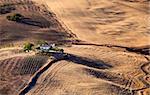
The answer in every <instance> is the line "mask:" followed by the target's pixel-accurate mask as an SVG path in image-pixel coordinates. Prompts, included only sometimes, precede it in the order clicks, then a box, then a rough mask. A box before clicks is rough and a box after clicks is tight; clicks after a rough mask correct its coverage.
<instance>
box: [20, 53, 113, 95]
mask: <svg viewBox="0 0 150 95" xmlns="http://www.w3.org/2000/svg"><path fill="white" fill-rule="evenodd" d="M47 55H48V54H47ZM50 55H51V56H53V57H54V60H52V61H51V62H49V63H48V64H47V65H46V66H45V67H43V68H41V69H40V70H39V71H38V72H36V74H35V75H34V76H33V78H32V80H31V81H30V82H29V84H28V85H27V87H25V88H24V89H23V90H22V91H21V92H20V94H19V95H25V94H26V93H28V92H29V91H30V90H31V89H32V88H33V87H34V86H35V85H36V82H37V80H38V78H39V77H40V76H41V74H43V73H44V72H45V71H46V70H48V69H49V68H50V67H51V66H52V65H53V64H54V63H56V62H58V61H61V60H66V61H71V62H74V63H77V64H81V65H86V66H88V67H93V68H98V69H108V68H111V67H112V66H111V65H108V64H105V63H104V62H102V61H94V60H92V59H88V58H84V57H79V56H77V55H73V54H65V53H52V54H50Z"/></svg>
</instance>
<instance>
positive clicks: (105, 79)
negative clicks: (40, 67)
mask: <svg viewBox="0 0 150 95" xmlns="http://www.w3.org/2000/svg"><path fill="white" fill-rule="evenodd" d="M64 49H65V51H66V52H67V53H69V54H70V56H69V58H68V59H66V60H62V61H59V62H56V63H55V64H53V65H52V66H51V67H50V68H49V69H48V70H47V71H45V72H44V73H43V74H41V76H40V77H39V78H38V80H37V83H36V85H35V86H34V87H33V88H32V89H31V90H30V91H29V92H28V93H27V95H40V94H44V95H49V93H51V94H52V95H64V94H65V95H140V94H139V93H145V94H144V95H147V94H148V93H149V78H148V76H147V75H145V73H144V72H143V71H142V69H141V68H140V67H141V66H143V65H144V64H145V63H147V62H148V60H147V59H145V57H143V56H142V55H140V54H135V53H130V52H124V50H121V49H120V50H118V49H117V53H116V49H115V48H112V49H111V48H108V47H99V46H85V45H83V46H81V45H80V46H78V45H75V46H72V47H70V48H64ZM80 51H82V52H80ZM98 55H99V56H98ZM119 59H122V60H119ZM142 64H143V65H142ZM145 67H146V65H145V66H144V67H142V68H145ZM137 68H138V69H137ZM146 68H147V67H146ZM144 70H146V69H144ZM148 75H149V74H148ZM141 95H142V94H141Z"/></svg>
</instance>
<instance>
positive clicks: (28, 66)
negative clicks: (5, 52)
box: [0, 56, 48, 95]
mask: <svg viewBox="0 0 150 95" xmlns="http://www.w3.org/2000/svg"><path fill="white" fill-rule="evenodd" d="M47 60H48V58H47V57H46V56H16V57H11V58H6V59H3V60H2V59H1V60H0V85H1V86H0V95H16V94H17V93H19V91H20V90H21V89H23V88H24V86H26V85H27V83H28V81H29V79H30V77H31V76H32V75H33V74H34V73H35V72H36V71H37V70H39V68H41V67H42V66H43V65H44V64H45V63H46V62H47Z"/></svg>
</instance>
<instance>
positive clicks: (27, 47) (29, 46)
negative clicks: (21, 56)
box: [23, 42, 34, 52]
mask: <svg viewBox="0 0 150 95" xmlns="http://www.w3.org/2000/svg"><path fill="white" fill-rule="evenodd" d="M33 46H34V44H32V43H29V42H28V43H25V44H24V47H23V50H24V51H25V52H29V51H30V50H32V49H33Z"/></svg>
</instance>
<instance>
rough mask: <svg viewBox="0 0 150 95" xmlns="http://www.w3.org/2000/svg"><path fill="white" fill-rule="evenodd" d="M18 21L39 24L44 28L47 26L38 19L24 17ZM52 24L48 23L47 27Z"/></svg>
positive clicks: (33, 24)
mask: <svg viewBox="0 0 150 95" xmlns="http://www.w3.org/2000/svg"><path fill="white" fill-rule="evenodd" d="M18 23H23V24H27V25H32V26H37V27H40V28H44V27H46V26H44V24H43V23H42V22H39V21H36V20H32V19H30V18H22V19H21V20H20V21H18ZM48 26H50V25H47V27H48Z"/></svg>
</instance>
